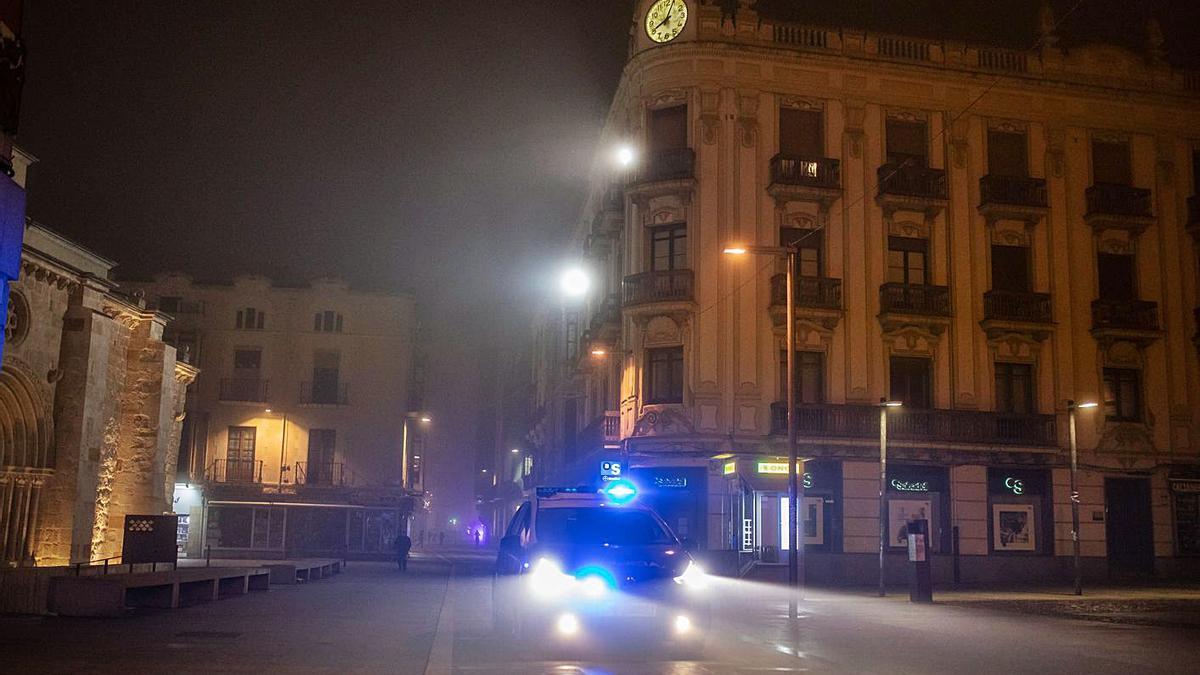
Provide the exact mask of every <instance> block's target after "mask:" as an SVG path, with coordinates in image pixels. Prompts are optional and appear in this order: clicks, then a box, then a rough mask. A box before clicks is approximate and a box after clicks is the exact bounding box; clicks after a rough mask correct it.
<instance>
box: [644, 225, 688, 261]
mask: <svg viewBox="0 0 1200 675" xmlns="http://www.w3.org/2000/svg"><path fill="white" fill-rule="evenodd" d="M650 269H651V270H653V271H655V272H668V271H671V270H683V269H687V225H668V226H666V227H656V228H654V229H653V230H650Z"/></svg>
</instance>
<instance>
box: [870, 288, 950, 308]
mask: <svg viewBox="0 0 1200 675" xmlns="http://www.w3.org/2000/svg"><path fill="white" fill-rule="evenodd" d="M879 311H880V312H881V313H884V314H921V315H925V316H945V317H948V316H950V288H949V287H948V286H928V285H924V284H901V283H896V282H888V283H886V284H883V285H882V286H880V287H879Z"/></svg>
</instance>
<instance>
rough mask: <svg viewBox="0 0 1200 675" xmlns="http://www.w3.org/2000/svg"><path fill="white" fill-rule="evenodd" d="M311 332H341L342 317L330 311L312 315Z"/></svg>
mask: <svg viewBox="0 0 1200 675" xmlns="http://www.w3.org/2000/svg"><path fill="white" fill-rule="evenodd" d="M313 330H315V331H317V332H319V333H340V332H342V315H341V314H338V313H337V312H334V311H330V310H325V311H324V312H317V313H316V314H314V315H313Z"/></svg>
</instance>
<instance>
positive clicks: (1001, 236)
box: [988, 219, 1034, 247]
mask: <svg viewBox="0 0 1200 675" xmlns="http://www.w3.org/2000/svg"><path fill="white" fill-rule="evenodd" d="M988 225H989V226H990V228H989V229H990V230H991V232H990V234H991V240H992V243H993V244H996V245H998V246H1025V247H1029V246H1032V245H1033V242H1032V240H1031V239H1032V238H1031V236H1030V235H1031V232H1030V230H1032V229H1033V227H1034V223H1032V222H1030V221H1027V220H1025V221H1019V220H1009V219H1001V220H994V221H991V222H990V223H988Z"/></svg>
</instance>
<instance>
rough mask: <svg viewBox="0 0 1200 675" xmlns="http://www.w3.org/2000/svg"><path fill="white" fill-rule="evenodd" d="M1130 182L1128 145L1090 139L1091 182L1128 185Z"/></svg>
mask: <svg viewBox="0 0 1200 675" xmlns="http://www.w3.org/2000/svg"><path fill="white" fill-rule="evenodd" d="M1132 182H1133V169H1132V167H1131V166H1130V159H1129V145H1127V144H1125V143H1121V142H1113V141H1101V140H1097V139H1092V183H1093V184H1095V183H1110V184H1114V185H1129V184H1130V183H1132Z"/></svg>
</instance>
